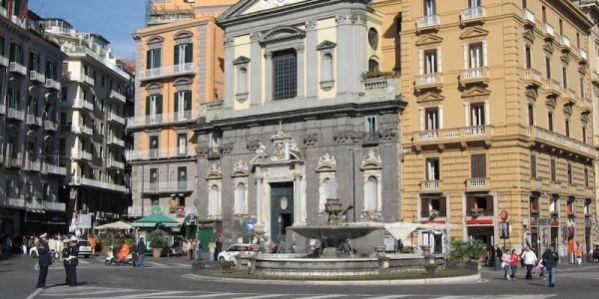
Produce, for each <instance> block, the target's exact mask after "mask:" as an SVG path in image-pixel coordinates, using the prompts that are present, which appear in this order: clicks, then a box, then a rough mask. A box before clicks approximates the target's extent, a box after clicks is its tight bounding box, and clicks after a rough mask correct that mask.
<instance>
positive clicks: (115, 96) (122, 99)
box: [110, 90, 126, 104]
mask: <svg viewBox="0 0 599 299" xmlns="http://www.w3.org/2000/svg"><path fill="white" fill-rule="evenodd" d="M110 98H111V99H115V100H117V101H119V102H121V103H123V104H124V103H125V101H126V99H125V95H123V94H122V93H120V92H118V91H116V90H111V91H110Z"/></svg>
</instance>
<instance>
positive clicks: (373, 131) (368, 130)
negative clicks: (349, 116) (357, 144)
mask: <svg viewBox="0 0 599 299" xmlns="http://www.w3.org/2000/svg"><path fill="white" fill-rule="evenodd" d="M364 125H365V127H364V131H365V136H364V137H365V140H364V141H367V142H375V141H377V140H378V136H379V135H378V130H377V129H378V128H377V123H376V116H366V117H365V118H364Z"/></svg>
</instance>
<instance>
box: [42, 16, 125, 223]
mask: <svg viewBox="0 0 599 299" xmlns="http://www.w3.org/2000/svg"><path fill="white" fill-rule="evenodd" d="M45 30H46V32H48V33H51V34H52V35H53V36H54V37H55V38H57V39H58V40H59V41H60V43H61V48H62V51H64V52H65V53H66V54H67V55H68V57H67V58H66V59H65V61H64V62H63V63H62V65H61V66H60V67H61V69H62V75H63V76H62V82H63V83H62V90H61V99H60V101H61V104H62V111H61V115H60V127H61V137H60V148H59V151H60V156H61V159H60V164H61V166H64V167H66V169H67V177H66V179H65V186H64V187H63V188H62V190H61V191H62V192H63V193H62V194H63V196H64V197H65V198H69V206H68V210H69V212H70V213H72V217H73V218H74V217H75V215H76V214H80V213H84V214H86V213H89V214H93V222H94V223H96V224H101V223H106V222H112V221H114V220H118V219H120V217H121V215H123V214H124V212H125V211H126V200H125V194H126V192H127V188H126V186H125V180H124V179H125V177H124V170H125V167H124V161H125V159H124V148H125V143H124V137H123V136H124V133H125V118H124V106H125V104H126V96H125V93H126V87H127V84H128V83H129V80H130V75H129V74H128V73H127V72H125V71H124V70H122V69H121V68H119V67H118V66H117V65H118V63H117V58H116V57H114V56H113V55H112V53H111V49H110V48H109V47H108V45H109V41H107V40H106V39H104V38H103V37H102V36H101V35H98V34H95V33H82V32H78V31H77V30H76V29H75V28H73V27H72V26H71V25H70V24H69V23H68V22H66V21H65V20H62V19H56V18H48V19H45ZM69 217H71V215H69Z"/></svg>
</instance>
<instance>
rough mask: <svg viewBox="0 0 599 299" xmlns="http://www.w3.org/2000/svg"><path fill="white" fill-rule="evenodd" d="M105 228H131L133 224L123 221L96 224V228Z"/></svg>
mask: <svg viewBox="0 0 599 299" xmlns="http://www.w3.org/2000/svg"><path fill="white" fill-rule="evenodd" d="M107 228H116V229H131V228H133V226H132V225H131V224H129V223H127V222H124V221H117V222H113V223H107V224H102V225H99V226H96V229H107Z"/></svg>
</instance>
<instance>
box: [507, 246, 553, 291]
mask: <svg viewBox="0 0 599 299" xmlns="http://www.w3.org/2000/svg"><path fill="white" fill-rule="evenodd" d="M495 254H496V256H498V257H499V256H500V257H501V261H502V267H503V269H504V270H505V279H506V280H515V279H516V272H517V271H518V267H519V266H522V267H526V279H527V280H532V279H533V277H532V275H533V269H534V270H536V271H540V274H539V277H540V278H542V279H546V277H545V273H549V287H555V270H556V268H557V262H558V261H559V254H558V253H557V252H556V251H555V245H554V244H551V245H549V248H547V250H545V252H543V254H542V255H541V258H540V259H539V258H538V257H537V255H536V254H535V252H534V251H532V250H531V249H530V246H526V247H525V248H524V249H523V250H522V251H521V252H520V253H519V254H518V253H517V252H516V249H512V250H511V251H510V250H509V249H505V251H502V250H501V248H499V246H497V247H496V249H495Z"/></svg>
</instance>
